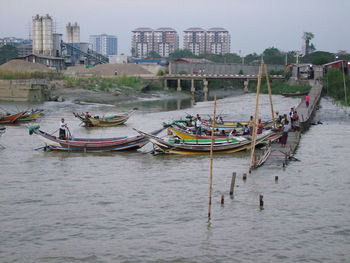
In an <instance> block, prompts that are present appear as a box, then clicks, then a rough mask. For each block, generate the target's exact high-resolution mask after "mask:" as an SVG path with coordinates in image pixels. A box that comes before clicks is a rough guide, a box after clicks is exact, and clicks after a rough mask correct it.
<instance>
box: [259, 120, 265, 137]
mask: <svg viewBox="0 0 350 263" xmlns="http://www.w3.org/2000/svg"><path fill="white" fill-rule="evenodd" d="M263 129H264V125H263V123H262V122H261V119H259V121H258V134H262V132H263Z"/></svg>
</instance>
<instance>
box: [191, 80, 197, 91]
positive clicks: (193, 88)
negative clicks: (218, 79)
mask: <svg viewBox="0 0 350 263" xmlns="http://www.w3.org/2000/svg"><path fill="white" fill-rule="evenodd" d="M195 92H196V87H195V86H194V79H191V93H192V94H194V93H195Z"/></svg>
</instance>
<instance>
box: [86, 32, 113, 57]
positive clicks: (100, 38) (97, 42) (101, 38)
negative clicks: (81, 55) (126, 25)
mask: <svg viewBox="0 0 350 263" xmlns="http://www.w3.org/2000/svg"><path fill="white" fill-rule="evenodd" d="M90 45H91V48H92V50H94V51H96V52H97V53H100V54H101V55H104V56H109V55H118V38H117V37H116V36H111V35H107V34H102V35H93V36H90Z"/></svg>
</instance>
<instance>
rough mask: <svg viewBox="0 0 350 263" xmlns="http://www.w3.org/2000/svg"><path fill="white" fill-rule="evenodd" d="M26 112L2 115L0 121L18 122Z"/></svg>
mask: <svg viewBox="0 0 350 263" xmlns="http://www.w3.org/2000/svg"><path fill="white" fill-rule="evenodd" d="M25 113H26V112H25V111H23V112H19V113H16V114H12V115H8V116H2V117H0V123H14V122H16V121H17V120H18V119H19V118H20V117H22V116H23V115H24V114H25Z"/></svg>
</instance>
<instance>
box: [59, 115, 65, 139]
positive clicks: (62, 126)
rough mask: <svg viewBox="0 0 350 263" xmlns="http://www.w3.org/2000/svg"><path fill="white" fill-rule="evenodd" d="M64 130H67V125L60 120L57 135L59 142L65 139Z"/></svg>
mask: <svg viewBox="0 0 350 263" xmlns="http://www.w3.org/2000/svg"><path fill="white" fill-rule="evenodd" d="M66 129H67V124H66V123H65V122H64V119H63V118H62V119H61V121H60V135H59V139H60V140H65V139H66Z"/></svg>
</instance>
